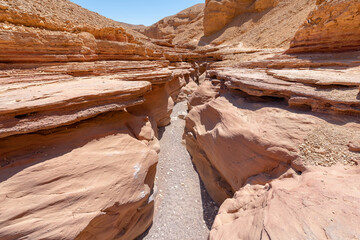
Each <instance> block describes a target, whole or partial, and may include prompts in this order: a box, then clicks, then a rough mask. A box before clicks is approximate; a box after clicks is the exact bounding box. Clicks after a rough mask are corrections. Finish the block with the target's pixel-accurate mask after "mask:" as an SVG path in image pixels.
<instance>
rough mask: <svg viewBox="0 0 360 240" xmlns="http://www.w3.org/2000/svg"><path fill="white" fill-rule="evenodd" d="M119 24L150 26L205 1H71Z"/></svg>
mask: <svg viewBox="0 0 360 240" xmlns="http://www.w3.org/2000/svg"><path fill="white" fill-rule="evenodd" d="M70 1H72V2H74V3H76V4H78V5H80V6H82V7H84V8H87V9H89V10H91V11H94V12H97V13H99V14H101V15H103V16H105V17H108V18H111V19H114V20H116V21H119V22H126V23H131V24H144V25H146V26H149V25H151V24H153V23H155V22H157V21H159V20H160V19H162V18H164V17H167V16H170V15H174V14H176V13H178V12H180V11H181V10H184V9H185V8H188V7H191V6H193V5H195V4H197V3H204V2H205V0H70Z"/></svg>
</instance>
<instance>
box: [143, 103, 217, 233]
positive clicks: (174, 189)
mask: <svg viewBox="0 0 360 240" xmlns="http://www.w3.org/2000/svg"><path fill="white" fill-rule="evenodd" d="M186 110H187V106H186V102H181V103H178V104H177V105H176V106H175V107H174V110H173V113H172V115H171V117H172V123H171V125H169V126H167V127H166V128H163V129H161V130H160V137H161V139H160V146H161V152H160V154H159V163H158V167H157V175H156V181H155V189H156V190H155V191H157V196H156V199H155V216H154V221H153V225H152V226H151V228H150V229H149V230H148V231H147V232H146V233H144V234H143V235H142V236H140V237H139V238H138V239H146V240H150V239H154V240H155V239H156V240H160V239H164V240H165V239H166V240H172V239H174V240H175V239H176V240H177V239H181V240H185V239H189V240H190V239H191V240H196V239H207V238H208V234H209V229H210V228H211V225H212V223H213V221H214V218H215V216H216V214H217V211H218V207H217V206H216V204H215V203H214V202H213V201H212V200H211V198H210V197H209V195H208V193H207V192H206V190H205V188H204V186H203V184H202V182H201V180H200V179H199V175H198V174H197V172H196V171H195V169H194V166H193V164H192V162H191V158H190V156H189V153H188V152H187V151H186V147H185V146H184V144H183V141H182V135H183V133H184V126H185V121H184V120H183V119H181V118H183V116H181V115H186ZM178 116H180V118H179V117H178Z"/></svg>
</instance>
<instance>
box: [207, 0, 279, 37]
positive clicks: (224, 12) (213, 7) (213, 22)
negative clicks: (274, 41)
mask: <svg viewBox="0 0 360 240" xmlns="http://www.w3.org/2000/svg"><path fill="white" fill-rule="evenodd" d="M276 4H277V2H276V0H255V1H254V0H231V1H213V0H207V1H206V8H205V15H204V33H205V35H210V34H213V33H215V32H217V31H219V30H221V29H222V28H224V27H225V26H226V25H227V24H228V23H230V22H231V20H233V19H234V18H235V17H236V16H238V15H240V14H244V13H248V12H261V11H264V10H266V9H268V8H271V7H275V6H276Z"/></svg>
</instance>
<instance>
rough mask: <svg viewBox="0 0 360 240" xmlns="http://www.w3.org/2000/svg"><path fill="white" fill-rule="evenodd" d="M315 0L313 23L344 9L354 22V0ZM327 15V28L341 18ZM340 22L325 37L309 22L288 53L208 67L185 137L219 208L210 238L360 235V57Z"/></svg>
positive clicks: (261, 53) (226, 54)
mask: <svg viewBox="0 0 360 240" xmlns="http://www.w3.org/2000/svg"><path fill="white" fill-rule="evenodd" d="M209 2H210V1H209ZM280 2H281V1H280ZM318 2H319V4H320V5H319V6H318V8H317V9H315V10H314V12H312V13H311V14H310V17H311V16H315V15H318V14H320V12H322V13H324V14H325V13H326V14H328V13H329V12H333V13H334V12H336V11H335V10H334V9H333V8H332V7H334V8H336V7H338V8H337V9H342V10H343V11H339V12H341V14H339V16H340V15H341V16H351V17H350V18H351V19H356V16H357V14H356V10H354V9H356V7H355V8H354V7H353V6H354V5H356V3H355V2H354V1H318ZM214 4H220V5H221V4H229V1H217V2H216V3H215V1H214ZM244 4H245V2H244ZM279 4H280V3H279ZM341 6H342V8H341ZM345 6H348V7H349V8H347V7H345ZM326 9H327V10H326ZM329 9H330V10H329ZM345 9H347V10H345ZM328 10H329V11H328ZM232 11H234V10H233V9H232ZM354 11H355V12H354ZM339 12H337V13H339ZM322 13H321V14H322ZM219 14H220V13H219ZM326 14H325V15H322V16H324V18H323V19H321V22H327V21H331V20H332V19H329V18H333V17H336V18H337V17H339V16H338V15H336V16H335V15H334V14H328V15H326ZM330 15H331V17H330ZM341 19H342V17H339V22H338V24H336V25H334V26H335V27H334V28H335V29H331V28H330V29H329V31H325V30H324V29H321V30H320V29H319V28H318V27H319V26H320V25H321V24H320V23H319V25H317V24H314V23H313V24H312V25H311V23H310V24H307V23H305V24H304V26H303V27H302V28H301V29H300V30H299V31H298V33H297V34H296V36H295V37H294V40H293V45H292V46H291V48H290V49H289V50H288V51H285V50H281V49H239V47H236V46H233V47H231V46H226V47H224V48H220V49H219V50H217V51H216V52H215V53H214V54H216V53H217V54H221V55H222V58H223V61H221V62H216V63H212V64H210V66H209V68H208V71H207V77H206V80H205V81H204V82H203V83H202V84H201V85H200V87H199V88H198V89H197V90H196V91H195V92H194V93H193V95H192V97H191V98H190V99H189V109H190V111H189V114H188V115H187V118H186V127H185V133H184V138H185V141H186V146H187V149H188V151H189V152H190V154H191V155H192V158H193V162H194V164H195V166H196V169H197V171H198V172H199V175H200V176H201V178H202V180H203V181H204V184H205V186H206V188H207V190H208V192H209V194H210V195H211V196H212V198H213V199H214V200H215V201H216V202H217V203H218V204H220V205H221V207H220V210H219V214H218V216H217V217H216V219H215V222H214V225H213V227H212V230H211V233H210V239H288V238H289V236H291V237H292V238H294V239H304V238H314V239H356V238H359V237H360V232H359V231H358V230H357V227H356V225H358V224H359V223H360V222H359V216H360V212H359V210H358V209H357V202H359V201H360V198H359V195H358V194H357V192H359V191H360V185H359V183H358V182H357V181H354V179H357V178H358V174H359V164H360V155H359V153H358V150H357V149H358V148H357V147H356V146H357V145H358V144H357V142H358V139H360V119H359V110H360V108H359V107H360V99H359V86H360V81H359V78H358V76H359V74H360V68H359V57H358V56H359V52H358V51H357V50H358V48H357V47H353V46H355V45H356V44H357V43H356V41H351V44H350V41H348V40H349V39H354V38H356V36H355V35H356V34H355V32H357V31H356V30H354V29H353V28H351V27H350V25H351V24H350V21H347V22H343V21H340V20H341ZM347 23H348V24H350V25H346V24H347ZM357 23H358V21H355V25H358V24H357ZM344 24H345V25H344ZM352 24H354V22H352ZM339 26H343V27H344V28H346V29H348V31H347V30H346V31H339V29H340V28H341V27H339ZM345 26H348V27H345ZM352 26H353V25H352ZM304 29H306V30H304ZM304 31H307V33H309V34H308V35H307V37H306V38H305V37H304V38H302V37H301V36H305V35H304V34H303V33H304ZM335 32H336V33H337V35H334V34H335ZM317 33H319V34H320V33H321V34H325V35H326V36H323V35H321V34H320V35H319V34H317ZM327 34H328V35H327ZM341 34H344V35H342V37H339V38H337V37H335V38H334V36H339V35H341ZM345 35H346V36H348V37H344V36H345ZM330 36H331V37H330ZM330 39H331V40H330ZM333 40H334V41H333ZM313 43H314V44H313ZM320 43H321V44H320ZM297 44H299V45H297ZM320 45H321V46H320ZM309 51H311V52H322V53H308V52H309ZM345 199H346V200H345Z"/></svg>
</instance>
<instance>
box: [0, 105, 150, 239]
mask: <svg viewBox="0 0 360 240" xmlns="http://www.w3.org/2000/svg"><path fill="white" fill-rule="evenodd" d="M146 132H148V133H151V132H152V134H150V135H148V134H146ZM149 136H150V137H149ZM151 137H152V138H151ZM154 140H156V139H155V137H154V132H153V130H152V128H151V124H150V125H149V124H147V120H146V119H144V118H137V117H134V116H131V115H130V114H128V113H121V112H117V113H108V114H104V115H101V116H99V117H96V118H94V119H91V120H87V121H83V122H81V123H78V124H75V125H71V126H68V127H66V128H65V127H61V128H56V129H52V130H50V131H42V132H37V133H33V134H27V135H20V136H13V137H8V138H5V139H4V138H3V139H1V140H0V146H1V147H0V149H1V152H0V155H1V156H2V158H1V165H2V166H4V165H5V167H1V168H0V172H1V174H0V176H1V177H0V186H1V187H0V189H1V190H0V198H1V199H2V200H1V206H0V208H1V211H0V212H1V213H0V215H1V220H0V226H1V227H0V229H1V231H0V238H1V239H19V238H33V239H40V238H47V239H59V238H62V239H91V238H99V237H100V238H102V239H114V238H117V239H131V238H135V237H136V236H138V235H140V234H141V233H142V232H143V231H145V230H146V228H147V227H148V226H149V225H150V223H151V220H152V212H153V203H152V202H151V201H152V200H151V198H150V195H151V191H152V187H153V181H154V177H155V167H156V163H157V154H156V152H155V151H154V150H153V149H152V148H151V147H149V146H148V145H149V141H154ZM119 173H121V174H119ZM15 205H16V206H17V207H14V206H15Z"/></svg>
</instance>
